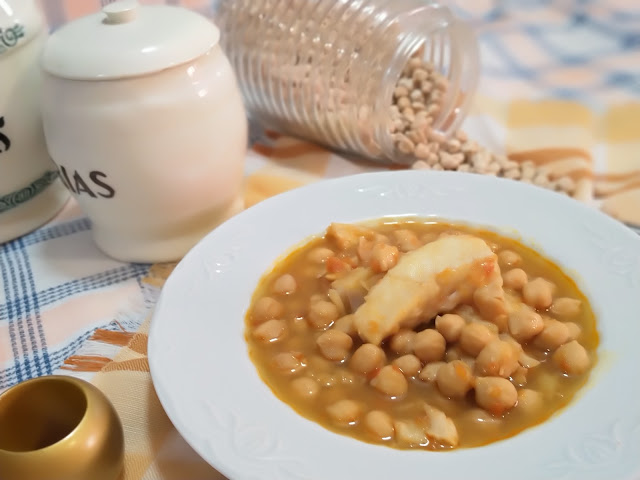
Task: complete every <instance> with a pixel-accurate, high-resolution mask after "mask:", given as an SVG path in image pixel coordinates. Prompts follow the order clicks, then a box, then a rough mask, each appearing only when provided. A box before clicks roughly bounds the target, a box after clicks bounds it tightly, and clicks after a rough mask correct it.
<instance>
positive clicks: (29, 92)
mask: <svg viewBox="0 0 640 480" xmlns="http://www.w3.org/2000/svg"><path fill="white" fill-rule="evenodd" d="M47 35H48V33H47V28H46V25H45V23H44V20H43V18H42V16H41V15H40V12H39V11H38V9H37V7H36V4H35V2H34V1H33V0H2V1H0V243H3V242H6V241H8V240H12V239H14V238H16V237H19V236H20V235H23V234H25V233H27V232H29V231H31V230H33V229H35V228H37V227H39V226H41V225H42V224H43V223H45V222H46V221H47V220H49V219H50V218H51V217H53V216H54V215H55V214H56V213H57V212H58V211H59V210H60V209H61V208H62V206H63V205H64V203H65V202H66V201H67V199H68V198H69V193H68V192H67V190H66V189H65V188H64V186H63V184H62V182H61V181H60V179H59V177H58V172H57V170H56V168H55V164H54V163H53V162H52V161H51V158H50V157H49V154H48V153H47V148H46V145H45V140H44V133H43V131H42V119H41V116H40V105H39V102H38V99H39V95H40V85H41V75H40V68H39V63H38V62H39V58H40V55H41V53H42V47H43V45H44V42H45V40H46V38H47Z"/></svg>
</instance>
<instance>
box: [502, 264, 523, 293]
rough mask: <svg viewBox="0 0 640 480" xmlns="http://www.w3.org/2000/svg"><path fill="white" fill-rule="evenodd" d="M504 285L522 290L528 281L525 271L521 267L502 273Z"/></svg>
mask: <svg viewBox="0 0 640 480" xmlns="http://www.w3.org/2000/svg"><path fill="white" fill-rule="evenodd" d="M502 281H503V282H504V286H505V287H507V288H511V289H512V290H522V289H523V288H524V286H525V285H526V284H527V282H528V281H529V278H528V277H527V272H525V271H524V270H522V269H521V268H514V269H512V270H509V271H508V272H505V273H504V274H502Z"/></svg>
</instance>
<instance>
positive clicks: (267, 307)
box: [252, 297, 284, 323]
mask: <svg viewBox="0 0 640 480" xmlns="http://www.w3.org/2000/svg"><path fill="white" fill-rule="evenodd" d="M283 313H284V307H283V306H282V304H281V303H280V302H279V301H277V300H275V299H274V298H271V297H262V298H261V299H260V300H258V301H257V302H256V304H255V305H254V307H253V318H252V320H253V323H263V322H266V321H267V320H271V319H272V318H278V317H280V316H281V315H282V314H283Z"/></svg>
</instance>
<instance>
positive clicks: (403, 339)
mask: <svg viewBox="0 0 640 480" xmlns="http://www.w3.org/2000/svg"><path fill="white" fill-rule="evenodd" d="M416 335H417V334H416V332H414V331H413V330H400V331H399V332H398V333H396V334H395V335H394V336H393V337H391V341H390V342H389V348H390V349H391V350H392V351H393V352H395V353H398V354H403V353H413V342H414V340H415V338H416Z"/></svg>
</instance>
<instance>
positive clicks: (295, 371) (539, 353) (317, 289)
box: [246, 218, 598, 450]
mask: <svg viewBox="0 0 640 480" xmlns="http://www.w3.org/2000/svg"><path fill="white" fill-rule="evenodd" d="M246 329H247V330H246V333H247V334H246V337H247V342H248V344H249V353H250V356H251V358H252V360H253V361H254V363H255V364H256V367H257V369H258V371H259V373H260V375H261V376H262V378H263V380H264V381H265V382H266V383H267V385H269V386H270V387H271V389H272V390H273V391H274V393H275V394H276V395H277V396H278V397H280V398H281V399H282V400H283V401H285V402H286V403H288V404H289V405H291V406H292V407H293V408H294V409H295V410H296V411H298V412H299V413H300V414H302V415H303V416H305V417H307V418H309V419H312V420H314V421H316V422H318V423H319V424H321V425H323V426H325V427H327V428H329V429H331V430H334V431H337V432H339V433H343V434H346V435H350V436H353V437H355V438H357V439H359V440H363V441H366V442H371V443H381V444H384V445H388V446H391V447H394V448H424V449H429V450H444V449H451V448H455V447H472V446H479V445H484V444H487V443H490V442H493V441H497V440H501V439H504V438H507V437H510V436H513V435H515V434H517V433H518V432H520V431H521V430H524V429H526V428H529V427H531V426H534V425H536V424H539V423H541V422H543V421H545V420H546V419H547V418H548V417H549V416H550V415H552V414H553V413H555V412H556V411H557V410H558V409H560V408H562V407H563V406H565V405H566V404H567V403H568V402H569V401H570V400H571V398H572V397H573V395H574V394H575V393H576V391H578V390H579V389H580V388H581V387H582V386H583V385H584V383H585V382H586V380H587V378H588V375H589V371H590V369H591V367H592V366H593V364H594V362H595V360H596V354H595V351H596V347H597V344H598V336H597V331H596V328H595V319H594V315H593V312H592V311H591V308H590V306H589V303H588V301H587V299H586V298H585V297H584V296H583V295H582V294H581V292H580V291H579V290H578V289H577V287H576V285H575V284H574V283H573V281H572V280H571V279H570V278H569V277H568V276H567V275H565V274H564V273H563V272H562V271H561V270H560V269H559V268H558V267H557V266H555V265H554V264H553V263H551V262H550V261H549V260H547V259H545V258H544V257H542V256H541V255H539V254H538V253H536V252H535V251H533V250H531V249H529V248H528V247H525V246H524V245H522V244H520V243H518V242H517V241H515V240H513V239H509V238H505V237H501V236H499V235H498V234H496V233H492V232H488V231H483V230H478V229H474V228H471V227H468V226H464V225H449V224H446V223H437V222H433V221H432V220H431V221H425V220H421V219H406V218H403V219H400V220H397V221H396V220H390V219H384V220H380V221H378V222H368V223H367V224H363V225H349V224H336V223H334V224H331V225H330V226H329V227H328V228H327V230H326V232H325V234H324V235H323V236H322V237H320V238H315V239H313V240H311V241H310V242H309V243H308V244H306V245H304V246H302V247H300V248H299V249H298V250H296V251H294V252H293V253H291V254H290V255H289V256H288V257H287V258H285V259H284V260H282V261H281V262H280V263H278V264H277V265H276V266H275V267H274V269H273V270H272V271H270V272H268V273H267V274H266V275H265V276H264V277H263V279H262V280H261V282H260V284H259V286H258V289H257V290H256V292H255V294H254V298H253V301H252V304H251V305H250V307H249V310H248V314H247V318H246Z"/></svg>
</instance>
